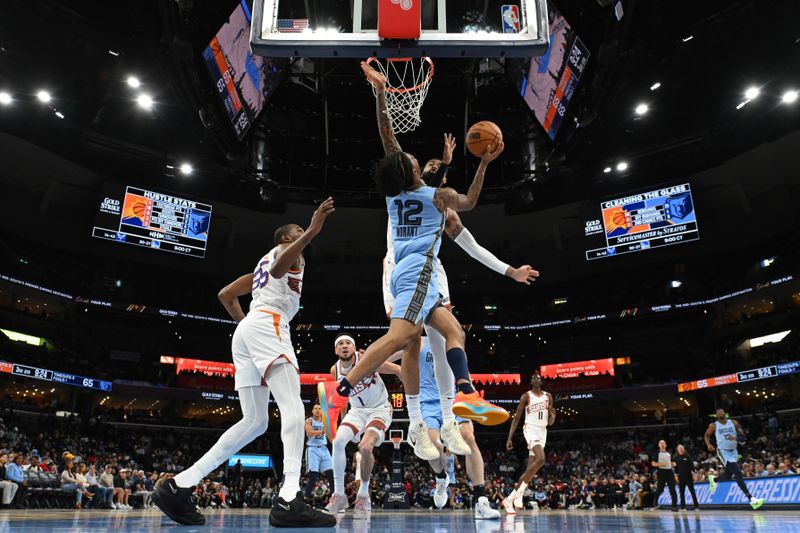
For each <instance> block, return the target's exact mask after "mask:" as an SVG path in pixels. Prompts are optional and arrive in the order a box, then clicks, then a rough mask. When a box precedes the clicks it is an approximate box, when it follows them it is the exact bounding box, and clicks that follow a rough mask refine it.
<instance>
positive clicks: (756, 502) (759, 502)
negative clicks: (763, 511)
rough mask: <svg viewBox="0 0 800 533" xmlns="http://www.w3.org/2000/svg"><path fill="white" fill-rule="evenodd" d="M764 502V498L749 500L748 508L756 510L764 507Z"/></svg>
mask: <svg viewBox="0 0 800 533" xmlns="http://www.w3.org/2000/svg"><path fill="white" fill-rule="evenodd" d="M765 501H766V500H765V499H764V498H750V507H752V508H753V510H754V511H755V510H756V509H758V508H759V507H761V506H762V505H764V502H765Z"/></svg>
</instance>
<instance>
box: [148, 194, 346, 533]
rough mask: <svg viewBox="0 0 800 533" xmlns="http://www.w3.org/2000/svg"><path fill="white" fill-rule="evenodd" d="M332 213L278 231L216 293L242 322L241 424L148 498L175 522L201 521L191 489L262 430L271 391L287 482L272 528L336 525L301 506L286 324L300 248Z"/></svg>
mask: <svg viewBox="0 0 800 533" xmlns="http://www.w3.org/2000/svg"><path fill="white" fill-rule="evenodd" d="M333 212H334V207H333V199H332V198H328V199H327V200H325V201H324V202H322V204H320V206H319V208H318V209H317V210H316V211H315V212H314V215H313V217H312V218H311V223H310V224H309V226H308V228H307V229H305V230H303V228H301V227H300V226H298V225H296V224H287V225H285V226H281V227H280V228H278V229H277V230H276V231H275V235H274V242H275V247H274V248H273V249H272V250H270V252H269V253H268V254H267V255H265V256H264V257H263V258H262V260H261V261H260V262H259V264H258V266H257V267H256V269H255V271H254V272H253V273H252V274H246V275H244V276H241V277H240V278H238V279H237V280H236V281H234V282H233V283H231V284H230V285H228V286H227V287H225V288H224V289H222V290H221V291H220V293H219V295H218V296H219V299H220V302H222V305H223V306H225V309H226V310H227V311H228V313H229V314H230V315H231V317H232V318H233V319H234V320H236V321H237V322H238V323H239V324H238V325H237V326H236V331H235V332H234V334H233V341H232V343H231V351H232V352H233V363H234V366H235V369H236V375H235V385H236V390H237V391H238V393H239V402H240V403H241V407H242V419H241V420H240V421H239V422H237V423H236V424H234V425H233V426H232V427H230V428H229V429H228V430H227V431H226V432H225V433H223V434H222V436H221V437H220V438H219V440H218V441H217V443H216V444H214V446H212V447H211V449H210V450H209V451H208V452H206V454H205V455H204V456H203V457H201V458H200V460H198V461H197V462H196V463H195V464H194V465H192V466H191V467H190V468H188V469H186V470H184V471H183V472H181V473H180V474H178V475H177V476H175V477H174V478H173V479H170V480H167V481H166V482H165V483H162V484H161V485H159V487H158V488H157V489H156V491H155V493H154V494H153V501H154V502H155V504H156V505H157V506H158V508H159V509H161V510H162V511H163V512H164V513H165V514H166V515H167V516H169V517H170V518H171V519H172V520H175V521H176V522H178V523H181V524H187V525H202V524H204V523H205V518H204V517H203V515H202V514H200V513H199V512H198V510H197V507H196V506H195V504H194V501H193V499H192V495H193V493H194V487H195V485H197V484H198V483H199V482H200V481H202V479H203V478H204V477H205V476H206V475H208V474H209V473H210V472H211V471H213V470H214V469H215V468H217V467H218V466H219V465H220V463H222V462H223V461H225V460H226V459H227V458H228V457H230V456H231V455H233V454H234V453H236V452H238V451H239V450H241V449H242V448H243V447H244V446H246V445H247V444H249V443H250V442H252V441H253V440H255V439H256V438H257V437H259V436H260V435H262V434H263V433H264V432H265V431H266V430H267V424H268V423H269V411H268V409H267V406H268V403H269V397H270V393H271V394H272V395H273V396H275V402H276V403H277V404H278V409H279V410H280V413H281V440H282V442H283V450H284V459H283V475H284V482H283V486H282V488H281V490H280V493H279V494H278V498H277V500H276V501H275V504H274V505H273V507H272V511H271V512H270V515H269V523H270V525H272V526H276V527H333V526H335V525H336V517H335V516H333V515H331V514H329V513H325V512H322V511H320V510H318V509H314V508H312V507H310V506H308V505H306V503H305V501H304V499H303V493H302V492H301V491H300V466H301V462H302V461H301V459H302V455H303V419H304V418H305V409H304V408H303V401H302V400H301V398H300V375H299V370H298V368H297V358H296V357H295V354H294V350H293V349H292V342H291V339H290V338H289V321H290V320H291V319H292V318H293V317H294V315H295V313H296V312H297V310H298V308H299V306H300V291H301V290H302V284H303V268H304V260H303V257H302V252H303V249H305V247H306V246H308V244H309V243H310V242H311V240H312V239H313V238H314V237H316V236H317V234H319V232H320V230H322V226H323V223H324V222H325V219H326V218H327V217H328V215H330V214H331V213H333ZM248 293H251V294H252V297H253V301H252V302H251V304H250V312H249V313H248V314H247V315H246V316H245V314H244V312H243V311H242V307H241V305H240V303H239V297H240V296H244V295H246V294H248Z"/></svg>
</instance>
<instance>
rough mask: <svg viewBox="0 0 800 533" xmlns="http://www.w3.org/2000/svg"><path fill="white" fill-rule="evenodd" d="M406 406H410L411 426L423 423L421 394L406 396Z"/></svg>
mask: <svg viewBox="0 0 800 533" xmlns="http://www.w3.org/2000/svg"><path fill="white" fill-rule="evenodd" d="M406 405H408V418H409V420H410V423H409V425H410V426H413V425H416V424H419V423H420V422H422V411H420V408H419V394H406Z"/></svg>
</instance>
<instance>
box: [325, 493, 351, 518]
mask: <svg viewBox="0 0 800 533" xmlns="http://www.w3.org/2000/svg"><path fill="white" fill-rule="evenodd" d="M348 507H350V503H348V501H347V496H344V495H342V494H336V493H334V494H333V496H331V501H329V502H328V505H326V506H325V510H326V511H328V512H329V513H331V514H336V513H343V512H344V510H345V509H347V508H348Z"/></svg>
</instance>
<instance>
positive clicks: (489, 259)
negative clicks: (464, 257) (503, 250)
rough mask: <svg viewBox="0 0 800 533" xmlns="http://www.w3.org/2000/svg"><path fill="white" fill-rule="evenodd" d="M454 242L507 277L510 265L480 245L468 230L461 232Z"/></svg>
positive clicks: (471, 255) (474, 257)
mask: <svg viewBox="0 0 800 533" xmlns="http://www.w3.org/2000/svg"><path fill="white" fill-rule="evenodd" d="M454 241H455V243H456V244H457V245H459V246H460V247H461V248H462V249H463V250H464V251H465V252H467V253H468V254H469V255H470V257H472V258H473V259H476V260H477V261H479V262H480V263H482V264H484V265H485V266H486V267H488V268H490V269H491V270H494V271H495V272H497V273H498V274H501V275H503V276H505V274H506V271H507V270H508V268H509V265H508V264H507V263H504V262H502V261H500V260H499V259H498V258H497V257H495V255H494V254H493V253H492V252H490V251H489V250H487V249H486V248H484V247H483V246H481V245H480V244H478V241H476V240H475V237H473V236H472V233H470V232H469V230H468V229H467V228H464V229H463V230H461V233H459V234H458V235H457V236H456V238H455V239H454Z"/></svg>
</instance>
